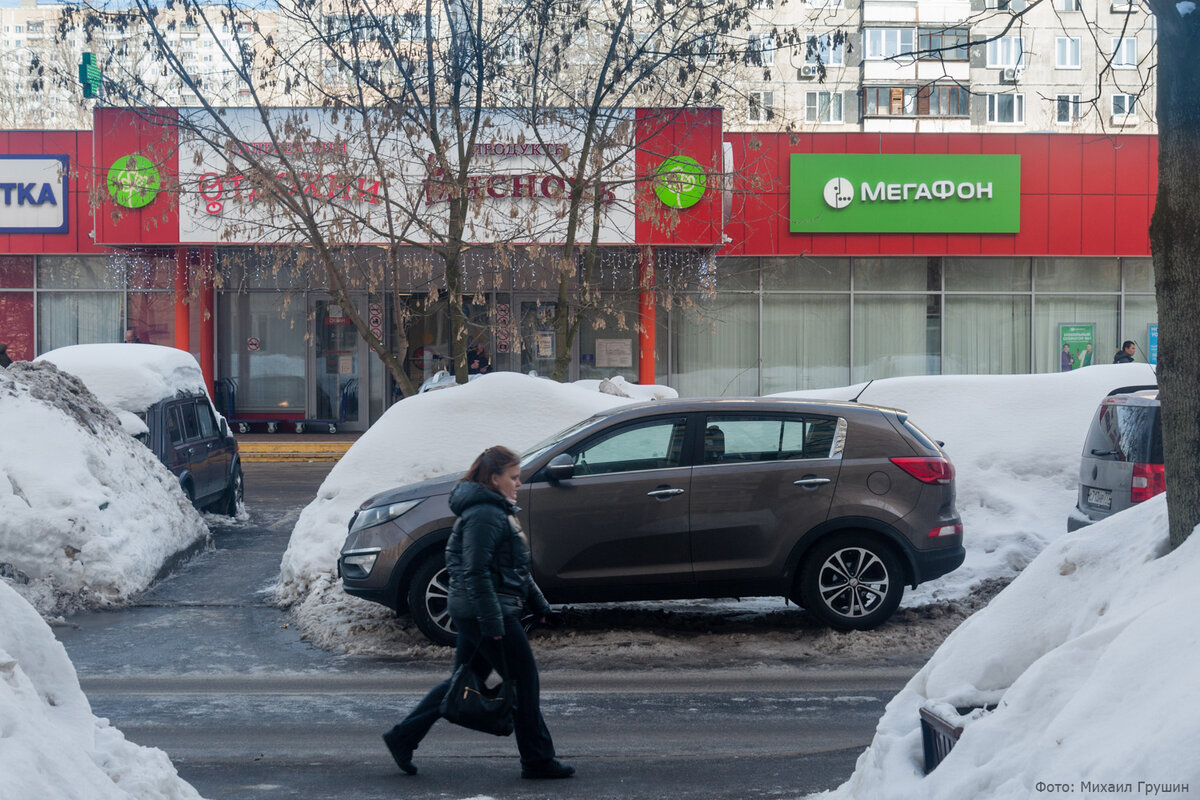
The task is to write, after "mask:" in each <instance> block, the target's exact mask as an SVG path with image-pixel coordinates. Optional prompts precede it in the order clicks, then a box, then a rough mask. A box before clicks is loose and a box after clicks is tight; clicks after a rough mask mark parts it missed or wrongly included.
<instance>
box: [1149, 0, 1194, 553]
mask: <svg viewBox="0 0 1200 800" xmlns="http://www.w3.org/2000/svg"><path fill="white" fill-rule="evenodd" d="M1151 8H1152V9H1153V11H1154V12H1155V14H1156V15H1157V16H1158V21H1159V38H1158V75H1157V83H1158V87H1157V90H1158V197H1157V200H1156V204H1155V208H1154V216H1153V218H1152V220H1151V223H1150V245H1151V250H1152V252H1153V254H1154V276H1155V291H1156V294H1157V299H1158V326H1159V327H1158V330H1159V339H1158V385H1159V389H1160V398H1161V401H1162V427H1163V456H1164V460H1165V462H1166V479H1167V494H1168V498H1169V499H1168V514H1169V522H1170V536H1171V546H1172V547H1178V546H1179V545H1180V544H1182V543H1183V540H1184V539H1186V538H1187V537H1188V536H1189V535H1190V534H1191V533H1192V531H1193V529H1195V527H1196V525H1197V524H1198V523H1200V470H1197V465H1198V464H1200V325H1197V324H1196V318H1195V315H1196V309H1197V308H1200V270H1198V269H1197V265H1198V264H1200V72H1198V71H1197V70H1196V68H1195V65H1196V56H1197V55H1198V54H1200V40H1198V39H1197V37H1196V36H1195V32H1196V31H1197V29H1200V25H1198V24H1197V22H1200V21H1193V20H1192V17H1196V16H1197V15H1196V14H1191V15H1188V16H1180V14H1179V12H1178V11H1177V10H1176V7H1175V4H1174V3H1173V2H1164V0H1153V1H1152V3H1151Z"/></svg>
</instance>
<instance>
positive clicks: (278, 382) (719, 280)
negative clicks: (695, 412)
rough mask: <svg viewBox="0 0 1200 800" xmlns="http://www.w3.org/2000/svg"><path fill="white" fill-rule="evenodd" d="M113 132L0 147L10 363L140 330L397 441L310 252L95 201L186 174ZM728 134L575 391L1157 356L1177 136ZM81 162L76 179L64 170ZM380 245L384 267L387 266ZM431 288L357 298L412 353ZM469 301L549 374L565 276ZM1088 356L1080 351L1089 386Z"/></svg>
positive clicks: (367, 362) (619, 258)
mask: <svg viewBox="0 0 1200 800" xmlns="http://www.w3.org/2000/svg"><path fill="white" fill-rule="evenodd" d="M104 113H105V112H101V113H100V115H99V116H98V117H97V126H96V131H97V133H96V135H95V137H93V135H92V133H91V132H69V133H48V132H33V133H26V132H20V133H17V132H8V133H3V132H0V156H4V157H3V158H0V169H3V170H5V174H4V176H3V179H2V180H0V203H3V205H0V214H3V216H0V341H6V342H7V343H8V345H9V353H10V355H12V356H13V357H14V358H18V359H26V358H32V357H34V356H36V355H37V354H40V353H42V352H46V351H48V350H50V349H53V348H55V347H60V346H63V345H67V344H75V343H82V342H94V341H120V340H121V338H122V335H123V334H124V331H125V330H126V328H132V329H133V330H134V333H135V334H136V335H137V337H138V338H139V339H140V340H141V341H147V342H152V343H158V344H169V345H174V346H179V347H183V348H184V349H188V350H190V351H192V352H193V353H195V354H196V355H197V357H198V359H199V360H200V362H201V364H202V367H204V369H205V371H206V374H208V376H209V378H210V380H213V381H222V380H228V379H232V380H233V381H235V382H236V385H237V387H238V397H237V401H238V415H239V416H243V417H251V418H258V419H264V420H265V419H279V420H282V421H287V420H295V419H302V418H328V417H333V416H338V415H339V414H340V415H341V416H343V417H344V420H343V425H342V428H343V429H345V430H355V429H362V428H365V427H366V426H367V425H369V424H370V422H372V421H373V420H374V419H376V418H378V416H379V415H380V414H381V413H383V411H384V410H386V408H387V407H388V406H389V405H390V404H391V403H392V402H394V400H395V399H396V397H397V395H396V391H395V386H394V384H393V383H392V381H391V380H390V379H389V377H388V375H387V373H386V371H385V370H384V369H383V368H382V365H381V363H380V362H379V360H378V359H377V358H376V357H375V356H374V355H373V354H372V353H371V351H370V350H369V348H368V347H367V346H366V344H365V342H364V341H363V340H362V339H361V338H360V337H358V335H357V332H356V330H355V329H354V328H353V327H352V326H350V325H348V324H347V319H346V315H345V312H344V311H343V310H342V309H340V308H338V306H337V305H336V304H334V303H333V302H332V299H331V296H330V294H329V292H328V290H327V287H326V286H325V284H324V277H323V276H322V275H320V274H319V273H317V272H314V271H313V270H312V269H311V267H310V266H309V265H306V264H304V263H302V261H298V260H296V259H295V258H294V254H295V253H296V251H297V249H298V248H297V247H296V245H295V243H291V242H284V241H280V242H277V243H276V244H275V245H274V246H271V247H264V246H262V244H261V243H255V242H253V241H251V239H252V238H253V237H252V236H250V235H248V234H246V235H241V234H237V233H235V234H233V235H230V233H229V232H228V230H222V231H214V230H212V229H211V225H210V229H207V230H206V229H204V228H203V226H202V225H199V224H197V223H196V222H194V221H193V222H189V219H192V220H194V219H197V218H198V219H200V220H201V221H204V222H206V224H208V223H211V220H206V219H205V217H206V216H207V217H213V216H215V215H213V214H212V212H204V211H203V209H202V210H201V211H200V212H198V213H193V216H192V217H189V213H190V212H189V211H188V209H187V207H186V206H187V204H188V203H189V202H190V200H189V199H188V198H187V197H178V198H175V199H174V200H171V199H170V198H167V199H166V200H165V201H164V202H163V203H162V204H161V205H156V204H155V202H154V198H152V199H151V201H150V202H147V203H145V204H144V205H141V206H137V207H136V208H130V207H129V206H127V205H125V206H122V208H120V209H119V210H118V211H119V213H114V209H113V208H112V203H113V201H114V198H113V195H112V194H111V192H106V191H105V189H106V187H105V186H103V185H102V182H101V181H98V180H96V179H95V176H96V175H101V174H107V171H108V170H109V169H110V166H111V165H112V164H113V163H116V162H117V161H118V160H119V159H121V158H128V157H129V155H131V154H133V153H135V152H136V153H137V154H144V155H146V156H147V157H148V158H150V159H159V163H164V162H167V161H168V159H169V158H170V154H171V153H172V152H173V151H179V150H180V149H181V148H180V147H179V142H178V141H174V140H171V139H170V137H169V136H167V137H165V138H164V136H163V134H162V131H161V130H160V131H152V130H148V129H147V128H146V127H145V126H144V125H141V124H135V123H133V122H130V121H129V120H128V119H119V118H115V117H113V116H104ZM108 113H109V114H110V115H111V114H116V113H117V112H108ZM707 113H708V116H707V118H706V120H705V124H704V125H702V126H700V128H703V130H704V132H703V133H702V134H697V133H696V131H697V130H699V129H698V128H697V126H696V125H695V120H692V121H691V122H692V124H691V125H690V126H689V128H688V130H689V131H690V133H689V134H682V133H680V132H679V131H675V132H674V133H672V134H671V135H670V136H668V137H666V139H665V140H660V141H659V142H657V143H655V145H654V146H647V147H640V148H639V153H638V157H637V158H638V163H637V165H636V169H637V171H638V173H639V174H644V173H648V172H651V171H653V169H654V167H655V164H656V163H657V162H658V161H661V159H662V158H663V157H664V156H666V155H671V154H672V153H675V152H680V146H682V151H686V152H689V153H693V154H696V155H698V156H699V157H698V158H697V161H698V162H700V163H703V164H704V165H705V166H706V170H707V171H708V173H709V176H708V177H709V182H708V187H709V190H708V192H707V193H706V195H705V197H704V200H703V202H702V203H700V204H699V205H697V206H695V207H693V208H689V209H687V210H685V211H678V210H676V211H675V212H673V213H676V215H677V216H676V219H675V221H674V224H673V225H671V226H662V227H660V226H655V225H652V224H650V223H649V222H647V220H648V219H649V218H650V216H651V215H650V214H648V213H645V212H644V211H640V210H637V203H638V202H641V201H640V200H630V208H631V209H633V212H632V213H631V214H630V215H629V218H628V221H627V222H628V224H627V225H626V227H625V228H624V229H620V226H618V229H619V230H618V231H617V232H616V233H614V235H613V236H611V237H610V238H609V239H608V240H606V241H605V249H604V256H603V258H602V265H601V266H602V269H601V273H602V276H603V277H602V279H601V280H600V281H599V282H598V284H597V285H598V286H599V287H600V290H601V291H602V292H604V293H606V294H607V295H608V296H609V299H610V301H611V302H610V303H609V304H608V307H607V308H606V309H605V311H604V313H603V314H602V315H601V320H602V325H601V326H599V327H593V326H585V329H584V330H583V331H582V332H581V333H580V335H579V337H578V339H577V341H576V343H575V349H574V352H575V357H574V359H573V363H572V368H571V375H570V377H571V378H572V379H578V378H591V377H605V376H609V375H614V374H620V375H623V376H624V377H625V378H626V379H628V380H638V379H643V380H644V379H645V378H646V377H647V367H649V371H650V372H652V374H653V375H654V380H655V381H657V382H659V383H663V384H667V385H670V386H672V387H674V388H676V389H677V390H678V391H679V392H680V394H682V395H685V396H701V395H710V396H713V395H725V396H734V395H757V394H768V393H771V392H777V391H788V390H795V389H805V388H817V387H823V386H837V385H845V384H849V383H854V382H859V381H863V380H867V379H870V378H881V377H892V376H899V375H925V374H978V373H986V374H1010V373H1029V372H1051V371H1059V370H1060V369H1063V368H1070V367H1078V366H1083V365H1085V364H1086V363H1107V362H1108V361H1109V360H1111V358H1112V353H1113V351H1114V350H1115V349H1116V347H1117V346H1118V345H1119V344H1120V342H1121V341H1122V340H1123V339H1133V340H1135V341H1137V342H1138V343H1139V345H1141V347H1140V348H1139V349H1140V350H1141V351H1143V352H1147V353H1148V352H1150V350H1151V348H1152V344H1153V337H1154V336H1155V335H1156V334H1155V331H1156V328H1155V324H1156V316H1157V315H1156V311H1155V299H1154V280H1153V268H1152V265H1151V261H1150V254H1149V239H1148V234H1147V228H1148V225H1149V220H1150V214H1151V212H1152V210H1153V204H1154V195H1155V189H1156V181H1155V172H1156V169H1157V164H1156V161H1157V146H1156V140H1155V139H1154V138H1153V137H1146V136H1116V137H1108V138H1103V139H1093V138H1089V137H1081V136H1071V135H1064V134H1046V135H1042V134H1027V135H1012V136H999V135H987V134H980V135H976V134H961V135H959V134H954V135H923V134H914V135H878V134H859V133H851V134H837V135H815V134H749V133H733V132H724V133H723V132H721V131H720V121H719V120H720V117H719V112H717V113H715V117H714V115H713V114H712V113H711V112H707ZM689 137H690V138H689ZM666 140H669V142H667V144H664V141H666ZM722 143H724V147H722ZM185 144H186V143H185ZM93 149H94V150H95V156H94V157H93ZM183 149H184V150H185V151H186V147H185V148H183ZM814 155H815V156H819V157H820V158H818V159H816V160H813V159H812V158H811V156H814ZM846 156H854V157H855V159H853V160H850V161H844V162H843V161H842V160H841V159H843V158H844V157H846ZM912 156H935V157H938V158H937V159H936V160H934V161H932V162H931V161H928V160H925V161H922V160H921V159H919V158H918V159H916V160H913V159H911V158H908V157H912ZM958 156H968V157H969V156H973V157H977V159H976V160H974V161H973V160H972V159H971V158H966V159H965V160H960V159H956V158H951V157H958ZM64 158H65V159H66V163H67V164H68V167H67V169H66V170H65V173H64V171H63V170H62V169H56V168H55V166H54V163H58V164H61V163H63V162H62V160H61V159H64ZM52 159H59V160H58V161H56V162H54V163H51V160H52ZM176 163H178V162H176ZM93 165H96V166H93ZM714 165H721V166H714ZM724 165H729V166H724ZM722 169H723V170H724V171H725V173H726V174H725V175H724V176H723V177H722V176H718V175H716V174H714V173H716V172H719V171H721V170H722ZM828 169H833V170H834V173H837V174H836V175H834V173H828V172H822V170H828ZM944 169H950V172H949V173H945V174H943V172H939V170H944ZM961 169H965V170H966V172H964V173H961V174H960V173H958V172H955V170H961ZM839 170H840V172H839ZM854 170H859V171H860V172H859V173H855V172H854ZM862 170H865V171H866V172H861V171H862ZM906 170H908V171H910V172H912V171H913V170H915V172H912V174H909V175H908V176H907V177H906V174H907V173H906ZM972 170H977V171H978V173H977V174H976V172H972ZM59 173H63V174H65V177H66V181H65V184H64V183H61V182H60V180H61V178H62V175H60V174H59ZM831 175H832V176H833V177H831ZM914 176H915V177H914ZM948 176H949V177H948ZM181 182H182V181H181ZM968 184H969V185H970V187H971V188H970V189H969V191H968V190H966V189H963V186H965V185H968ZM7 185H12V187H13V188H12V189H9V190H5V189H4V186H7ZM921 186H924V187H925V188H924V189H922V188H920V187H921ZM46 187H49V188H46ZM845 187H849V190H848V194H846V195H845V196H844V197H843V196H842V194H841V192H842V191H843V190H844V189H845ZM889 187H892V188H889ZM906 187H907V188H906ZM947 187H952V188H953V192H952V193H951V192H949V189H948V188H947ZM827 190H828V191H827ZM805 192H809V193H810V195H811V194H812V193H814V192H815V198H814V196H806V195H805ZM889 192H891V194H890V195H889ZM210 194H211V191H210ZM951 194H952V195H953V196H951ZM964 194H965V195H967V197H966V198H965V199H964V197H963V195H964ZM851 195H854V196H853V198H852V199H853V202H850V201H849V200H848V199H847V198H850V196H851ZM51 199H53V202H51ZM126 199H128V198H126ZM143 199H144V198H143ZM200 199H203V200H205V202H212V200H211V198H205V197H202V198H200ZM39 200H40V201H41V202H38V201H39ZM942 200H944V201H946V202H939V201H942ZM970 201H977V203H976V205H974V206H972V204H971V202H970ZM985 201H986V202H985ZM992 201H998V202H996V203H992ZM999 201H1002V202H999ZM138 202H140V200H139V201H138ZM504 202H507V201H504ZM822 203H824V205H822ZM951 203H953V204H955V205H959V206H961V205H963V204H964V203H965V204H966V206H968V208H966V209H965V210H961V209H955V208H951V207H950V205H951ZM839 204H841V206H842V207H840V208H839V207H838V206H839ZM505 208H507V207H505ZM93 209H94V210H93ZM843 211H850V212H853V214H855V215H856V216H852V215H849V214H843V213H842V212H843ZM679 220H682V221H683V222H682V224H681V223H680V222H679ZM722 236H723V239H722V238H721V237H722ZM480 238H485V237H484V236H483V235H482V234H481V236H480ZM551 238H552V237H551ZM362 244H363V247H362V252H361V258H362V260H363V261H364V263H369V262H370V261H371V259H372V258H373V255H372V253H373V252H375V249H373V248H372V245H373V244H374V243H372V242H369V241H367V242H363V243H362ZM718 248H719V249H718ZM355 257H359V256H355ZM421 257H422V256H421V255H419V254H418V253H416V252H415V251H414V253H413V255H412V258H413V259H414V260H416V259H419V258H421ZM648 262H651V263H652V264H653V273H652V274H653V278H654V281H655V283H656V285H657V287H658V289H659V291H660V294H659V297H660V302H659V304H658V306H657V307H656V308H654V307H652V308H650V309H648V310H647V309H646V308H644V307H643V306H642V305H641V303H642V302H644V300H645V297H646V295H644V294H640V295H639V292H638V288H639V282H640V281H641V280H642V279H644V278H645V277H646V272H645V270H646V269H647V267H648ZM424 274H426V272H425V271H424V270H422V269H419V268H417V267H416V266H415V265H414V268H413V269H412V270H411V275H410V278H409V279H408V280H407V282H406V280H405V279H404V278H403V277H401V278H397V279H396V280H395V281H393V283H392V284H389V285H387V286H385V287H383V290H382V291H381V290H380V287H379V286H377V285H376V286H371V285H368V283H367V282H364V283H363V285H362V286H361V287H358V288H355V287H351V289H352V291H351V296H352V297H353V298H354V302H355V303H356V304H357V307H358V311H359V313H360V314H361V315H362V316H363V318H364V319H367V320H370V321H371V322H370V324H371V325H372V327H373V328H375V326H378V330H379V331H380V332H381V333H383V334H385V335H386V336H391V335H392V331H393V326H392V324H391V322H392V320H393V319H394V318H395V316H396V315H397V313H398V309H397V308H396V304H397V302H400V301H399V300H398V299H397V298H405V300H403V301H404V302H408V301H409V300H413V299H416V300H420V299H421V298H422V293H423V292H428V291H429V287H428V286H422V285H421V282H420V279H419V277H420V276H422V275H424ZM465 274H466V277H467V281H468V286H469V289H470V292H471V294H470V296H469V297H468V298H467V302H466V309H467V313H468V317H469V319H471V320H472V323H473V326H472V337H473V338H476V339H478V340H479V341H481V342H483V343H484V345H485V348H486V349H487V350H488V352H489V353H490V355H491V358H492V362H493V366H494V367H495V368H496V369H498V370H513V371H522V372H529V371H537V372H538V373H539V374H548V373H549V371H550V369H551V368H552V366H553V356H554V355H555V353H554V351H553V347H554V342H553V338H552V337H551V336H549V335H548V334H549V329H548V327H547V320H548V316H549V311H550V309H551V308H552V305H551V304H552V303H553V302H554V301H555V299H556V298H555V287H554V285H553V284H552V283H551V282H548V280H547V275H546V272H545V268H544V265H543V264H540V263H539V261H538V260H537V259H536V258H526V259H516V260H512V259H508V260H505V261H504V263H503V264H500V263H499V260H498V259H497V258H496V257H495V256H494V255H490V254H489V253H488V252H487V251H486V250H477V251H475V252H474V253H473V254H472V256H471V258H470V259H468V263H467V266H466V270H465ZM401 284H403V285H401ZM664 292H665V293H668V294H669V295H670V299H669V300H665V299H663V298H664V294H663V293H664ZM643 319H645V320H650V323H649V324H648V325H646V326H644V327H645V328H646V331H644V332H643V333H641V334H639V332H638V331H637V327H638V320H643ZM1064 337H1065V338H1064ZM1071 337H1074V338H1071ZM1068 340H1069V342H1068ZM1085 341H1086V342H1087V343H1088V344H1091V345H1092V347H1091V348H1090V349H1088V350H1087V351H1086V354H1084V355H1080V353H1081V352H1082V351H1083V343H1084V342H1085ZM396 349H400V348H399V347H397V348H396ZM1063 349H1067V350H1072V349H1073V351H1074V352H1073V353H1072V357H1071V361H1070V364H1069V365H1068V364H1067V363H1066V362H1065V361H1064V360H1062V357H1061V351H1062V350H1063ZM403 350H404V353H405V356H406V365H407V367H408V370H409V373H408V374H409V377H410V378H411V379H413V380H414V381H415V382H418V383H419V382H420V380H421V379H423V378H425V377H428V376H429V375H431V374H432V373H433V372H434V371H436V370H437V369H438V368H439V367H441V366H442V365H443V364H444V362H443V361H442V360H441V359H443V358H444V357H446V356H448V355H449V347H448V326H447V323H446V315H445V310H444V307H443V308H442V309H441V310H439V309H438V308H437V307H436V305H433V306H430V307H429V309H428V311H427V313H425V314H423V315H420V316H419V317H418V318H416V319H414V321H413V324H412V327H411V328H410V329H409V330H408V332H407V340H406V342H405V343H404V346H403Z"/></svg>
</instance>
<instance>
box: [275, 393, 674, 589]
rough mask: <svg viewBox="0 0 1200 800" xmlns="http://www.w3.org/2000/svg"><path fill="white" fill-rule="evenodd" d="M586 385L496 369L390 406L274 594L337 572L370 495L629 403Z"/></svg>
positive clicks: (322, 501) (324, 500)
mask: <svg viewBox="0 0 1200 800" xmlns="http://www.w3.org/2000/svg"><path fill="white" fill-rule="evenodd" d="M582 383H583V386H580V385H575V384H561V383H556V382H554V381H550V380H545V379H542V378H534V377H530V376H527V375H521V374H518V373H515V372H494V373H491V374H488V375H481V376H479V377H478V379H476V380H473V381H471V382H469V383H466V384H463V385H460V386H458V387H456V388H454V389H453V390H452V391H444V390H443V391H438V392H427V393H425V394H418V395H416V396H414V397H409V398H406V399H405V400H403V401H401V402H399V403H397V404H396V405H394V406H392V408H390V409H388V411H387V413H386V414H384V415H383V416H382V417H381V418H380V419H379V421H378V422H376V423H375V424H374V425H372V426H371V427H370V429H369V430H367V432H366V433H364V434H363V435H362V437H361V438H360V439H359V440H358V441H357V442H355V443H354V446H353V447H351V448H350V451H349V452H348V453H347V454H346V455H345V457H343V458H342V460H341V461H339V462H338V463H337V465H336V466H335V467H334V468H333V470H332V471H330V473H329V475H328V477H326V479H325V482H324V483H322V484H321V488H320V489H319V490H318V492H317V497H316V499H314V500H313V501H312V502H311V503H310V504H309V505H308V506H307V507H306V508H305V509H304V511H303V512H302V513H301V514H300V518H299V520H298V521H297V522H296V527H295V529H294V530H293V531H292V537H291V540H290V542H289V543H288V549H287V552H285V553H284V554H283V563H282V566H281V569H280V577H279V584H278V586H277V587H276V598H277V599H278V601H279V602H280V603H282V604H284V605H292V604H294V603H297V602H300V601H301V600H303V599H304V598H305V596H306V595H308V594H309V593H310V592H312V591H313V590H314V587H315V586H317V585H318V583H317V582H318V580H319V581H320V584H319V585H326V584H328V583H329V582H331V581H332V580H333V570H334V568H335V565H336V563H337V556H338V552H339V551H340V550H341V547H342V543H343V542H344V541H345V540H346V524H347V523H348V522H349V521H350V516H351V515H352V514H353V513H354V510H355V509H356V508H358V506H359V505H360V504H361V503H362V502H363V501H364V500H366V499H367V498H368V497H370V496H371V495H373V494H376V493H378V492H381V491H385V490H387V489H393V488H395V487H397V486H402V485H404V484H408V483H416V482H418V481H423V480H426V479H428V478H433V477H436V476H438V475H446V474H450V473H455V472H462V471H464V470H465V469H466V468H467V467H468V466H470V464H471V462H472V461H473V460H474V459H475V456H477V455H479V453H481V452H482V451H483V450H484V449H485V448H487V447H490V446H492V445H497V444H500V445H504V446H506V447H510V448H512V449H513V450H516V451H517V452H518V453H520V452H524V451H525V450H527V449H529V448H530V447H531V446H533V445H535V444H537V443H538V442H540V441H541V440H543V439H545V438H546V437H548V436H551V435H553V434H555V433H557V432H558V431H560V430H563V429H564V428H566V427H568V426H570V425H573V424H574V423H576V422H578V421H579V420H581V419H586V418H587V417H589V416H591V415H592V414H594V413H596V412H597V411H602V410H604V409H606V408H611V407H613V406H615V405H620V404H623V403H629V402H631V401H630V400H629V399H627V398H624V397H619V396H617V395H614V394H608V393H603V392H599V391H597V388H596V387H595V386H594V387H588V385H587V384H588V382H582ZM591 383H592V384H595V385H597V386H598V384H599V381H592V382H591ZM621 385H622V388H624V389H626V390H634V389H636V390H637V392H638V393H639V394H641V395H642V397H653V396H664V397H665V396H673V395H674V392H673V391H672V390H670V389H667V388H665V387H635V386H633V385H632V384H628V383H624V382H622V384H621Z"/></svg>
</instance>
